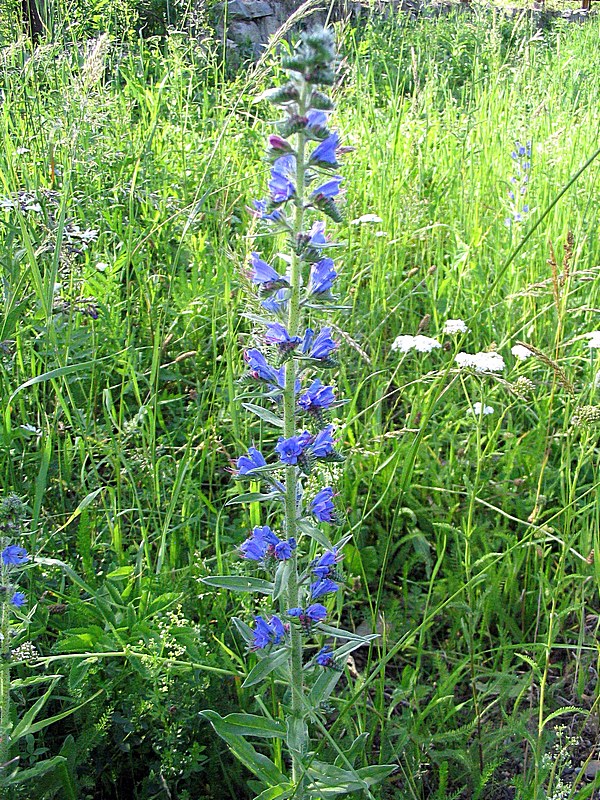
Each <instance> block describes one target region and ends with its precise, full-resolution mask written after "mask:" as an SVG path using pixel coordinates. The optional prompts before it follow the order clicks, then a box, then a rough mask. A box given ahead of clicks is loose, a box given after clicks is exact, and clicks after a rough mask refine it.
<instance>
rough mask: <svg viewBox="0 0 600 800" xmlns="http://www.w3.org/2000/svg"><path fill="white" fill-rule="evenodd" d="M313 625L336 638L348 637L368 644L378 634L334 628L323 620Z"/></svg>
mask: <svg viewBox="0 0 600 800" xmlns="http://www.w3.org/2000/svg"><path fill="white" fill-rule="evenodd" d="M315 627H316V629H317V630H318V631H320V632H321V633H324V634H326V635H327V636H335V637H336V639H349V640H351V641H354V642H360V643H361V644H369V642H370V641H371V640H372V639H377V638H378V636H379V634H378V633H375V634H368V635H367V636H359V635H358V634H357V633H351V632H350V631H345V630H343V629H342V628H334V627H332V626H331V625H325V624H324V623H323V622H319V623H318V625H316V626H315Z"/></svg>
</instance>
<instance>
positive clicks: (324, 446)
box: [310, 425, 335, 458]
mask: <svg viewBox="0 0 600 800" xmlns="http://www.w3.org/2000/svg"><path fill="white" fill-rule="evenodd" d="M332 433H333V425H327V427H326V428H323V430H322V431H319V433H317V435H316V436H315V438H314V441H313V442H312V444H311V448H310V449H311V452H312V454H313V455H314V456H315V458H327V457H328V456H330V455H331V454H332V453H333V452H334V450H335V442H334V440H333V436H332Z"/></svg>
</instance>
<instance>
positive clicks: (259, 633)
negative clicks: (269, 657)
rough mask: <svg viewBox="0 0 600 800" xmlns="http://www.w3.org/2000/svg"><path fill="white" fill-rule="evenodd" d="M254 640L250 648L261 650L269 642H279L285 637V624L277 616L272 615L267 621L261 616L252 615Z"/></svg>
mask: <svg viewBox="0 0 600 800" xmlns="http://www.w3.org/2000/svg"><path fill="white" fill-rule="evenodd" d="M254 621H255V623H256V625H255V627H254V631H253V633H254V642H253V644H252V648H251V649H252V650H263V649H264V648H265V647H267V646H268V645H270V644H279V643H280V642H281V641H282V640H283V638H284V637H285V633H286V630H285V625H284V624H283V622H282V621H281V620H280V619H279V617H277V616H275V615H273V616H272V617H271V619H270V620H269V621H268V622H267V621H266V620H265V619H264V618H263V617H261V616H260V615H259V616H256V617H254Z"/></svg>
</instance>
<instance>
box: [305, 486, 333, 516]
mask: <svg viewBox="0 0 600 800" xmlns="http://www.w3.org/2000/svg"><path fill="white" fill-rule="evenodd" d="M333 498H334V492H333V489H332V488H331V487H330V486H327V487H326V488H325V489H321V491H320V492H318V493H317V494H316V495H315V496H314V497H313V499H312V502H311V504H310V513H311V514H312V515H313V517H315V519H317V520H318V521H319V522H336V521H337V513H336V510H335V505H334V502H333Z"/></svg>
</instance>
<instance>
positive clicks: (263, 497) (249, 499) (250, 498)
mask: <svg viewBox="0 0 600 800" xmlns="http://www.w3.org/2000/svg"><path fill="white" fill-rule="evenodd" d="M281 497H282V494H281V492H269V494H263V493H262V492H244V494H238V495H237V496H236V497H232V498H231V499H230V500H228V501H227V502H226V503H225V505H226V506H235V505H239V504H241V503H266V502H267V501H269V500H280V499H281Z"/></svg>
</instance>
